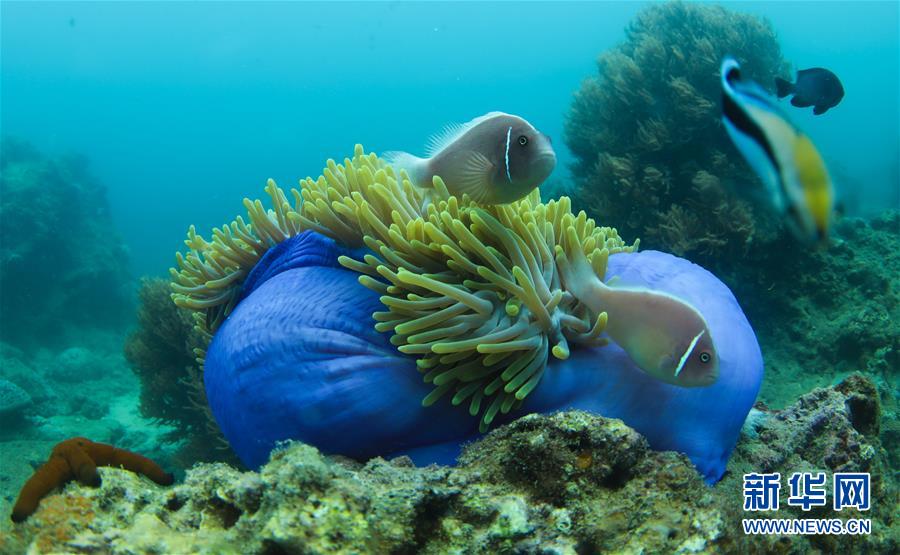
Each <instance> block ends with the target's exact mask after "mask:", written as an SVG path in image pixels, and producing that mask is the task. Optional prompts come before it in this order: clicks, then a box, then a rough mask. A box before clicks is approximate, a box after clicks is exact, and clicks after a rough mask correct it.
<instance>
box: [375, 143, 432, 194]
mask: <svg viewBox="0 0 900 555" xmlns="http://www.w3.org/2000/svg"><path fill="white" fill-rule="evenodd" d="M381 156H382V158H384V159H385V160H386V161H387V163H388V164H390V165H392V166H394V167H395V168H396V169H397V170H406V173H407V175H409V180H410V181H411V182H412V183H413V184H414V185H417V186H419V187H423V188H427V187H431V180H429V179H425V177H426V176H425V174H426V173H427V172H426V171H425V170H426V166H427V164H428V160H427V159H425V158H419V157H418V156H413V155H412V154H410V153H408V152H402V151H399V150H391V151H389V152H385V153H382V155H381Z"/></svg>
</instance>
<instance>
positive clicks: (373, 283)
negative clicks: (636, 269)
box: [171, 145, 638, 431]
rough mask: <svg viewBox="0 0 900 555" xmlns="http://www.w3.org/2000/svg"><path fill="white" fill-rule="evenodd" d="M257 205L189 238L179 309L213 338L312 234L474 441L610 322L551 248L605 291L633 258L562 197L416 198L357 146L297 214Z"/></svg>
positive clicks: (278, 198) (303, 191) (279, 194)
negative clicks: (376, 304)
mask: <svg viewBox="0 0 900 555" xmlns="http://www.w3.org/2000/svg"><path fill="white" fill-rule="evenodd" d="M266 192H267V193H268V195H269V197H270V198H271V202H272V208H271V209H266V208H265V207H264V206H263V204H262V202H261V201H259V200H255V201H251V200H249V199H244V206H245V207H246V209H247V217H248V221H245V220H244V219H243V218H242V217H240V216H238V217H237V218H236V219H235V221H234V222H232V223H231V224H229V225H227V226H223V227H221V228H217V229H214V230H213V237H212V240H209V241H208V240H206V239H204V238H203V237H201V236H200V235H197V233H196V231H195V229H194V228H193V227H191V228H190V230H189V231H188V238H187V240H186V241H185V243H186V244H187V246H188V247H189V248H190V252H188V253H187V254H186V255H183V256H182V255H181V254H179V255H178V265H179V268H180V269H179V270H176V269H172V270H171V273H172V278H173V283H172V288H173V291H174V293H173V295H172V298H173V300H174V301H175V303H176V304H178V305H179V306H182V307H186V308H190V309H193V310H195V311H198V315H199V318H198V327H199V328H201V329H202V330H203V332H204V333H206V334H207V335H209V334H212V333H214V332H215V330H216V328H217V327H218V326H219V325H220V324H221V322H222V321H223V319H224V318H225V317H226V316H227V315H228V313H229V312H230V311H231V309H232V308H233V307H234V305H235V304H236V303H237V302H238V301H239V300H240V298H241V292H242V286H243V284H244V282H245V280H250V281H252V280H253V276H252V275H250V272H251V269H252V268H253V267H254V266H255V265H256V264H257V262H258V261H259V260H260V259H261V258H262V257H263V256H264V255H265V254H266V253H267V252H268V251H269V249H271V248H272V247H274V246H276V245H278V244H279V243H281V242H283V241H284V240H285V239H287V238H290V237H293V236H296V235H298V234H300V233H301V232H303V231H307V230H312V231H316V232H318V233H320V234H322V235H326V236H328V237H331V238H333V239H334V240H336V241H338V242H339V243H341V244H343V245H344V246H346V247H349V248H358V249H359V251H358V252H359V253H360V256H358V257H355V256H354V257H350V256H341V257H340V259H339V262H340V263H341V265H343V266H344V267H346V268H349V269H351V270H354V271H356V272H358V273H359V274H360V276H359V281H360V283H361V284H363V285H365V286H366V287H368V288H369V289H372V290H374V291H375V292H377V293H378V294H380V295H381V302H382V303H383V305H384V306H385V308H386V310H384V311H380V312H376V313H374V314H373V318H374V319H375V321H376V324H375V326H376V329H377V330H378V331H382V332H393V335H392V337H391V343H392V344H394V345H395V346H396V347H397V348H398V350H399V351H401V352H403V353H406V354H409V355H414V356H415V357H417V361H416V365H417V367H418V369H419V371H420V372H421V373H422V374H423V375H424V376H423V377H424V380H425V381H426V382H427V383H431V384H433V385H434V389H433V390H432V391H431V393H430V394H429V395H427V396H426V397H425V398H424V399H423V401H422V403H423V405H425V406H427V405H431V404H432V403H434V402H436V401H437V400H438V399H440V398H441V397H442V396H444V395H447V394H451V402H452V403H453V404H454V405H459V404H462V403H464V402H468V408H469V413H470V414H472V415H473V416H476V415H481V421H480V429H481V430H482V431H485V430H486V429H487V428H488V427H489V426H490V424H491V422H492V421H493V420H494V418H495V416H496V415H497V414H498V412H499V413H503V414H505V413H508V412H509V411H510V410H512V409H514V408H516V407H518V406H519V405H520V404H521V402H522V400H524V399H525V397H526V396H527V395H528V394H529V393H530V392H531V391H532V390H533V389H534V388H535V387H536V386H537V385H538V383H539V382H540V380H541V377H542V376H543V373H544V371H545V369H546V367H547V362H548V360H549V357H550V355H551V354H552V355H553V356H554V357H556V358H558V359H566V358H567V357H568V356H569V353H570V345H585V346H598V345H603V344H605V342H606V339H605V338H602V337H600V335H601V333H602V332H603V330H604V328H605V325H606V321H607V316H606V313H600V314H594V313H591V312H590V311H589V310H588V309H587V307H586V306H584V305H583V304H582V303H580V302H579V301H578V300H577V299H576V298H575V297H574V296H573V295H571V294H570V293H568V292H567V291H566V290H565V289H564V288H563V286H562V285H561V283H560V278H559V272H558V270H557V266H556V260H555V256H556V255H555V251H556V250H557V248H560V249H562V251H563V252H566V251H567V250H571V249H576V248H580V249H581V250H582V252H583V253H584V254H585V255H586V256H587V257H588V259H589V260H591V262H592V265H593V268H594V271H595V272H596V273H597V275H598V276H599V277H600V278H602V277H603V276H604V273H605V270H606V261H607V258H608V257H609V255H610V254H614V253H618V252H631V251H634V250H636V249H637V246H638V243H637V241H636V242H635V243H634V245H633V246H626V244H625V243H624V241H623V240H622V239H621V238H620V237H619V236H618V234H617V233H616V231H615V230H614V229H610V228H606V227H599V226H597V225H596V224H595V223H594V221H593V220H592V219H590V218H588V217H587V215H586V214H585V213H584V212H583V211H582V212H580V213H578V214H577V215H575V214H573V213H572V209H571V204H570V202H569V199H568V198H567V197H561V198H560V199H559V200H551V201H549V202H547V203H542V202H541V201H540V194H539V192H538V191H537V190H535V191H533V192H532V193H531V194H530V195H529V196H528V197H526V198H525V199H522V200H520V201H517V202H514V203H510V204H507V205H493V206H481V205H478V204H476V203H475V202H473V201H471V200H470V199H469V198H468V197H467V196H465V195H464V196H463V198H462V199H459V198H457V197H453V196H451V195H450V194H449V193H448V192H447V189H446V187H445V186H444V184H443V182H442V181H441V179H440V178H439V177H436V178H435V179H434V188H433V190H424V189H419V188H416V187H414V186H413V185H411V184H410V182H409V179H408V177H407V176H406V175H405V173H403V172H401V173H400V174H399V175H398V174H397V173H396V172H395V171H394V169H393V168H392V167H391V166H389V165H388V164H387V163H386V162H385V161H384V160H382V159H380V158H378V157H377V156H376V155H375V154H372V153H369V154H366V153H365V152H364V151H363V148H362V147H361V146H360V145H357V146H356V148H355V152H354V156H353V159H352V160H351V159H345V160H344V163H343V164H342V165H338V164H337V163H335V162H334V161H333V160H329V161H328V163H327V167H326V168H325V170H324V171H323V175H322V176H320V177H319V178H318V179H316V180H313V179H312V178H307V179H304V180H302V181H301V182H300V189H299V190H298V189H292V190H291V196H292V198H293V203H291V202H290V201H289V200H288V197H287V196H286V195H285V193H284V191H283V190H282V189H280V188H279V187H278V186H277V185H276V184H275V182H274V181H272V180H269V182H268V184H267V186H266ZM197 354H198V356H199V357H200V358H201V359H202V357H203V355H204V353H203V351H202V350H199V351H198V353H197Z"/></svg>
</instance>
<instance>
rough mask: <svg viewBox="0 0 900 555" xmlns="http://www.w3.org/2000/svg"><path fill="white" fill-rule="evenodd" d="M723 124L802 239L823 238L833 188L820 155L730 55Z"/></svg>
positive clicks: (724, 85)
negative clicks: (744, 77) (746, 77)
mask: <svg viewBox="0 0 900 555" xmlns="http://www.w3.org/2000/svg"><path fill="white" fill-rule="evenodd" d="M721 71H722V122H723V123H724V124H725V129H726V130H727V131H728V135H729V136H730V137H731V140H732V141H733V142H734V145H735V146H736V147H737V149H738V150H739V151H740V153H741V154H742V155H743V156H744V158H745V159H746V160H747V162H748V163H749V164H750V166H751V167H752V168H753V169H754V171H756V173H757V175H759V177H760V179H762V181H763V183H765V185H766V188H767V189H768V191H769V193H770V196H771V198H772V203H773V204H774V205H775V208H776V209H777V210H778V211H779V212H780V213H782V214H785V215H786V221H787V224H788V226H789V227H790V228H791V229H792V231H793V232H794V233H795V234H796V235H797V236H798V237H799V238H801V239H804V240H809V241H824V240H825V239H826V237H827V236H828V229H829V227H830V225H831V218H832V212H833V211H834V189H833V186H832V183H831V178H830V177H829V175H828V170H827V169H826V167H825V162H824V161H823V160H822V156H821V155H820V154H819V151H818V150H817V149H816V147H815V145H814V144H813V143H812V141H811V140H810V139H809V137H807V136H806V135H804V134H803V133H802V132H801V131H800V130H799V129H797V127H796V126H794V124H792V123H791V122H790V120H788V118H787V116H786V115H785V114H784V113H783V112H782V111H781V110H780V109H779V108H778V106H777V102H776V100H775V99H774V98H772V97H771V96H770V95H769V94H768V93H766V92H765V91H764V90H763V89H762V88H760V87H759V85H757V84H756V83H754V82H753V81H750V80H745V79H742V78H741V68H740V65H738V63H737V61H735V60H734V59H733V58H725V60H724V61H723V62H722V67H721Z"/></svg>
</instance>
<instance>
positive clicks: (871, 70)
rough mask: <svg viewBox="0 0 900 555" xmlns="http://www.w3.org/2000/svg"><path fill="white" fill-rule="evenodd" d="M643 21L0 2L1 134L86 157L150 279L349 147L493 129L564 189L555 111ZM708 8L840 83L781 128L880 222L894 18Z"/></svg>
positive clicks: (428, 5) (585, 15)
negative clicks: (203, 236)
mask: <svg viewBox="0 0 900 555" xmlns="http://www.w3.org/2000/svg"><path fill="white" fill-rule="evenodd" d="M644 5H645V4H644V3H641V2H625V3H618V2H596V3H594V2H577V3H568V2H562V3H558V2H553V3H544V2H528V3H521V4H520V3H514V2H510V3H506V2H493V3H489V2H487V3H482V2H465V3H459V4H454V3H444V2H423V3H406V2H393V3H381V2H367V3H354V2H346V3H345V2H338V3H298V4H290V3H272V2H263V3H256V2H254V3H249V2H246V3H244V2H237V3H218V2H202V3H183V2H165V3H145V2H138V3H122V4H113V3H84V2H62V3H57V2H4V4H3V23H2V25H3V28H2V30H3V57H2V77H3V90H2V127H3V131H4V133H8V134H12V135H16V136H21V137H24V138H26V139H28V140H30V141H32V142H33V143H35V144H36V145H37V146H39V147H40V148H41V149H43V150H47V151H48V152H66V151H70V150H71V151H77V152H81V153H83V154H86V155H87V156H89V158H90V159H91V162H92V168H93V171H94V172H95V173H96V174H97V176H98V177H99V178H100V179H101V180H102V181H103V183H105V184H106V186H107V187H108V189H109V199H110V204H111V207H112V212H113V217H114V218H115V220H116V224H117V227H118V229H119V230H120V231H121V232H122V235H123V237H124V238H125V242H126V244H127V245H128V246H129V248H130V249H131V252H132V253H133V256H132V257H131V264H132V267H133V268H134V271H135V273H136V274H141V275H142V274H158V275H162V274H163V273H164V272H165V270H166V268H167V267H168V266H169V265H170V264H171V263H172V261H173V258H172V253H173V252H174V251H175V250H176V249H177V248H178V247H179V246H180V241H181V237H182V234H183V233H184V229H185V226H186V224H187V223H188V222H190V223H194V224H196V225H197V227H198V229H208V228H210V227H212V226H214V225H220V224H221V222H222V219H223V217H231V216H233V215H234V214H236V213H237V212H239V211H240V205H239V203H238V201H239V200H240V199H241V198H242V197H244V196H252V195H255V194H257V193H258V191H260V190H261V188H262V186H263V185H264V184H265V179H266V178H268V177H272V178H274V179H276V181H278V182H279V183H280V184H281V185H282V186H293V185H295V184H296V180H297V179H299V178H302V177H306V176H307V175H318V172H319V170H320V168H321V166H322V162H323V161H324V160H325V159H327V158H341V157H343V156H345V155H347V154H349V152H350V151H351V149H352V147H353V144H354V143H356V142H359V143H362V144H363V145H365V146H366V147H367V148H368V149H371V150H374V151H376V152H378V151H382V150H407V151H410V152H418V153H421V152H422V148H423V146H424V144H425V141H426V139H427V137H428V136H429V135H431V134H433V133H435V132H437V131H439V130H440V129H441V128H442V127H443V126H444V125H446V124H447V123H452V122H465V121H468V120H470V119H471V118H473V117H475V116H477V115H480V114H483V113H485V112H488V111H491V110H503V111H507V112H510V113H517V114H522V115H523V116H525V117H526V118H528V119H529V120H530V121H532V122H533V123H534V124H535V125H536V126H537V127H539V128H540V129H542V130H544V131H545V132H546V133H547V134H549V135H550V136H551V137H552V138H553V139H554V140H555V143H554V144H555V145H556V148H557V151H558V154H559V160H560V163H559V165H558V169H557V170H556V174H555V177H560V178H562V179H567V175H566V168H567V164H568V162H570V161H571V157H570V155H569V154H568V152H567V149H566V148H565V146H564V142H563V140H562V139H563V136H562V128H563V118H564V115H565V113H566V112H567V110H568V106H569V103H570V100H571V95H572V93H573V92H574V91H575V90H576V89H577V88H578V86H579V84H580V82H581V81H582V79H584V78H585V77H586V76H588V75H591V74H593V73H594V71H595V65H594V60H595V58H596V56H597V55H598V53H600V52H602V51H603V50H605V49H607V48H609V47H611V46H613V45H614V44H616V43H618V42H620V41H622V40H623V38H624V34H623V33H624V28H625V26H626V24H627V23H628V21H629V20H630V19H631V18H632V17H633V16H634V15H635V14H636V13H637V12H639V11H640V9H641V8H642V7H643V6H644ZM727 5H728V6H729V7H730V8H732V9H735V10H737V11H740V12H746V13H753V14H758V15H763V16H765V17H767V18H769V20H770V21H771V22H772V25H773V26H774V28H775V30H776V32H777V34H778V38H779V41H780V43H781V47H782V51H783V54H784V57H785V59H786V60H788V61H789V62H791V63H793V64H794V66H795V69H796V68H805V67H808V66H824V67H828V68H830V69H832V70H833V71H834V72H835V73H836V74H837V75H838V76H840V78H841V79H842V81H843V83H844V87H845V90H846V91H847V94H846V96H845V98H844V100H843V102H842V103H841V105H840V109H836V110H834V111H833V112H830V113H829V114H827V115H828V117H826V118H815V117H813V116H812V115H811V114H808V113H799V111H793V112H792V116H793V117H794V118H795V120H796V122H797V123H798V124H799V125H800V126H801V127H802V128H804V129H806V130H807V132H808V133H809V134H810V135H811V136H812V137H813V138H814V139H815V140H816V141H817V142H818V144H819V145H820V147H821V149H822V151H823V153H824V155H825V156H826V158H827V159H828V161H829V163H830V164H832V165H833V166H834V167H835V168H839V169H841V170H843V172H845V173H846V175H847V176H848V177H849V178H850V179H851V180H852V181H853V183H854V185H853V187H852V189H853V190H854V193H853V194H854V195H856V194H858V195H859V196H860V197H861V198H859V199H856V198H854V199H853V202H852V204H853V206H854V207H856V206H858V207H859V208H858V210H860V211H865V212H869V213H871V212H872V211H877V210H878V209H879V208H880V207H886V206H890V205H896V204H897V202H898V200H900V199H898V196H897V191H896V188H897V179H898V177H897V175H898V174H897V156H896V154H897V151H898V148H900V144H898V136H900V127H898V125H900V124H898V120H900V112H898V103H897V102H896V100H897V98H898V63H900V62H898V49H897V41H898V31H897V17H898V15H897V4H896V3H895V2H862V3H859V2H813V3H810V2H733V3H727ZM807 112H808V111H807ZM838 185H839V186H840V185H841V184H840V183H838ZM857 189H859V190H858V191H857Z"/></svg>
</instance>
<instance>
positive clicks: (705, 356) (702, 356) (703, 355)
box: [700, 351, 712, 364]
mask: <svg viewBox="0 0 900 555" xmlns="http://www.w3.org/2000/svg"><path fill="white" fill-rule="evenodd" d="M710 360H712V355H710V354H709V353H708V352H706V351H703V352H702V353H700V362H702V363H704V364H706V363H707V362H709V361H710Z"/></svg>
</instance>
